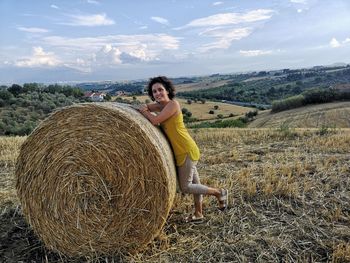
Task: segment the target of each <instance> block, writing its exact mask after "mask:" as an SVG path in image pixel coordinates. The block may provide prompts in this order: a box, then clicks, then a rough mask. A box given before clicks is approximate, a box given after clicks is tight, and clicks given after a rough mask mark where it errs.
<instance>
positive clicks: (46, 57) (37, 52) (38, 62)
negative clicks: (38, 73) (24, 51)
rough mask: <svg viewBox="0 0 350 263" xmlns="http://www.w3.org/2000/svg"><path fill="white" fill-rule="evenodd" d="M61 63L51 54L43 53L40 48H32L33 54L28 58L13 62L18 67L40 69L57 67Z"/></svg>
mask: <svg viewBox="0 0 350 263" xmlns="http://www.w3.org/2000/svg"><path fill="white" fill-rule="evenodd" d="M60 63H61V62H60V60H59V59H57V57H56V56H55V55H54V53H52V52H45V51H44V50H43V48H42V47H34V48H33V54H32V56H31V57H29V58H23V59H19V60H17V61H16V62H15V65H16V66H18V67H42V66H50V67H53V66H57V65H59V64H60Z"/></svg>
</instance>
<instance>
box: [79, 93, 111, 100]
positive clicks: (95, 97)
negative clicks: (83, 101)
mask: <svg viewBox="0 0 350 263" xmlns="http://www.w3.org/2000/svg"><path fill="white" fill-rule="evenodd" d="M84 96H85V97H86V98H90V99H91V100H92V101H103V100H104V97H105V96H106V93H103V92H86V93H85V95H84Z"/></svg>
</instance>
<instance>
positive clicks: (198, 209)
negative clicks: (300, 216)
mask: <svg viewBox="0 0 350 263" xmlns="http://www.w3.org/2000/svg"><path fill="white" fill-rule="evenodd" d="M196 164H197V162H194V161H192V160H191V158H190V157H189V156H187V157H186V160H185V163H184V164H183V165H182V166H179V167H178V174H179V184H180V188H181V191H182V192H183V193H188V194H193V196H194V204H195V215H196V216H201V215H202V212H203V211H202V199H203V196H202V195H214V196H216V198H217V199H218V200H219V198H220V197H221V195H222V193H221V190H220V189H218V188H212V187H208V186H205V185H203V184H201V183H200V180H199V176H198V172H197V167H196Z"/></svg>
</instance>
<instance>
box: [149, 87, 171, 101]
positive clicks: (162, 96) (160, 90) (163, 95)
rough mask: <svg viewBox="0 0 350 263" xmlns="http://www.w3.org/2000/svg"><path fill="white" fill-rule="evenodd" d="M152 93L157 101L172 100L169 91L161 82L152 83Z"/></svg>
mask: <svg viewBox="0 0 350 263" xmlns="http://www.w3.org/2000/svg"><path fill="white" fill-rule="evenodd" d="M152 94H153V97H154V99H155V100H156V102H168V101H169V100H170V99H169V96H168V94H169V92H168V91H167V90H166V88H164V86H163V85H162V84H161V83H154V84H153V85H152Z"/></svg>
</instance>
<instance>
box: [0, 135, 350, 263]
mask: <svg viewBox="0 0 350 263" xmlns="http://www.w3.org/2000/svg"><path fill="white" fill-rule="evenodd" d="M192 133H193V136H194V138H195V139H196V141H197V142H198V144H199V146H200V149H201V151H202V158H201V161H200V162H199V164H198V169H199V172H200V174H201V178H202V182H203V183H206V184H210V185H213V186H226V187H228V188H229V189H230V192H231V199H230V200H231V201H232V202H231V208H230V209H229V210H228V211H227V212H225V213H219V212H218V211H217V210H216V208H215V207H216V202H215V199H214V198H209V197H206V198H205V199H204V206H205V216H206V217H205V222H204V223H202V224H185V223H183V222H182V217H183V215H184V214H186V213H188V212H190V211H191V210H192V198H191V197H190V196H182V195H180V194H177V196H176V199H175V204H174V207H173V209H172V212H171V214H170V217H169V218H168V221H167V224H166V226H165V229H164V234H163V235H162V236H161V237H160V238H158V239H157V240H155V241H154V242H153V243H151V244H150V245H149V247H148V249H147V250H146V251H144V252H142V253H140V254H137V255H135V256H133V257H128V256H126V257H124V259H125V260H127V261H129V260H130V261H133V262H213V261H215V262H281V261H282V262H327V261H328V262H349V261H350V191H349V189H350V176H349V175H350V129H337V130H332V131H330V132H328V133H325V134H323V135H320V132H319V129H294V130H281V129H200V130H194V131H192ZM0 253H1V252H0ZM0 255H1V254H0ZM50 256H51V259H55V257H54V256H53V255H49V257H50ZM37 257H40V255H37ZM22 260H23V258H22ZM70 260H72V259H70ZM80 260H81V259H77V260H76V262H80ZM105 260H106V259H100V261H103V262H105ZM108 260H109V261H108V262H113V261H112V260H113V258H108ZM114 260H116V261H117V258H114Z"/></svg>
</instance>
